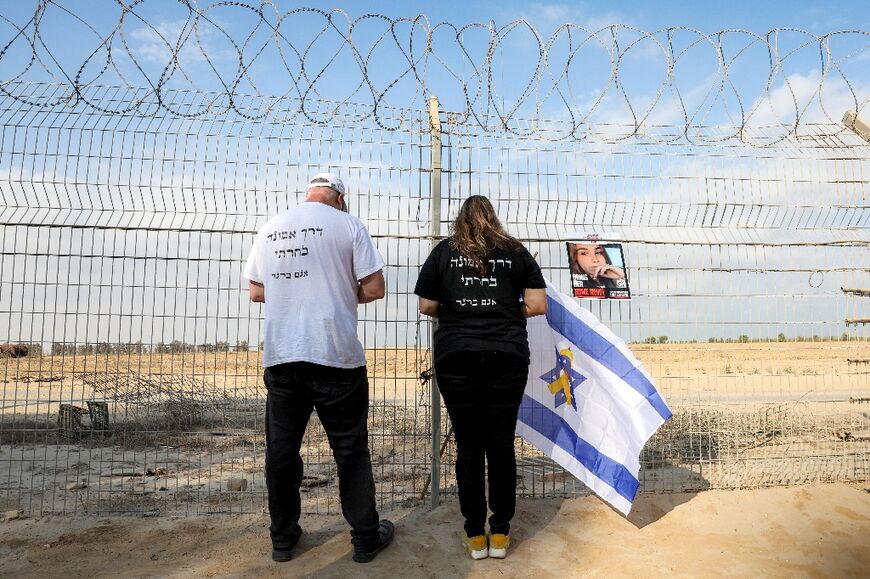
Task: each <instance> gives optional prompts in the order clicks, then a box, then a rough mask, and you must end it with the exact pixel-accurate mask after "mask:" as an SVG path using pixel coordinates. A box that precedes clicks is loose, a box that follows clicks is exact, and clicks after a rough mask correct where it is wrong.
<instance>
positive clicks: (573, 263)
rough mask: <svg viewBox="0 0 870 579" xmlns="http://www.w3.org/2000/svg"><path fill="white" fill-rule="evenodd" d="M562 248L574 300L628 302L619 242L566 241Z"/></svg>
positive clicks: (626, 271) (625, 269)
mask: <svg viewBox="0 0 870 579" xmlns="http://www.w3.org/2000/svg"><path fill="white" fill-rule="evenodd" d="M565 249H566V250H567V252H568V270H569V272H570V275H571V294H572V295H573V296H574V297H575V298H591V299H601V300H628V299H631V290H630V289H629V286H628V269H627V268H626V266H625V254H624V253H623V251H622V244H621V243H614V242H608V241H602V240H592V239H586V240H580V241H568V242H566V243H565Z"/></svg>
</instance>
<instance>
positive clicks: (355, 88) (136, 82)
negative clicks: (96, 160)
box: [0, 0, 870, 144]
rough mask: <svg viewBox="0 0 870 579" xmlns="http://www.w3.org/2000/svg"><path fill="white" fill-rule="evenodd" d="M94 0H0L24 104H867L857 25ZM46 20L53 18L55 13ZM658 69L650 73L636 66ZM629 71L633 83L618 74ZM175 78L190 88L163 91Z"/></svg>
mask: <svg viewBox="0 0 870 579" xmlns="http://www.w3.org/2000/svg"><path fill="white" fill-rule="evenodd" d="M106 5H107V6H112V7H113V9H114V10H117V19H116V20H115V19H114V18H112V17H111V14H110V13H109V15H107V12H106V11H103V13H101V14H100V16H99V18H94V17H92V20H91V21H89V20H88V19H87V18H86V17H85V15H84V12H85V8H84V7H82V5H75V9H73V8H70V7H68V6H66V5H65V4H64V3H62V2H61V1H59V0H39V1H38V2H37V4H36V6H35V9H34V12H33V14H32V16H31V17H30V18H29V20H27V22H23V21H19V22H16V21H15V20H13V18H11V17H10V16H8V15H4V14H2V13H0V23H5V25H6V29H7V31H8V34H7V36H6V38H5V39H3V38H2V37H0V46H2V50H0V91H2V93H3V94H5V95H6V96H7V97H11V98H13V99H16V100H18V101H21V102H26V103H28V104H30V105H35V106H42V107H57V106H87V107H90V108H92V109H94V110H96V111H99V112H101V113H105V114H136V115H145V116H148V115H154V114H156V113H157V111H159V110H161V109H162V110H164V111H166V112H167V113H169V114H171V115H173V116H177V117H180V118H190V119H210V118H216V117H220V116H222V115H226V114H228V113H233V114H236V115H239V117H241V118H243V119H248V120H259V119H268V120H270V121H272V122H282V121H284V120H287V119H288V118H296V117H297V116H298V115H302V116H303V117H304V119H305V121H307V122H308V123H311V124H314V125H324V124H328V123H331V122H334V121H335V120H336V119H337V118H341V120H342V121H343V122H355V121H360V120H366V119H369V118H370V119H373V120H374V121H375V122H376V123H377V124H378V125H379V126H380V127H381V128H383V129H387V130H413V129H414V128H415V127H412V126H411V125H412V123H411V119H412V118H414V115H410V114H405V115H396V114H394V113H391V114H384V111H385V110H387V109H400V110H402V109H410V110H420V109H422V108H424V107H425V104H426V99H427V98H429V97H430V96H431V95H438V97H439V98H440V99H441V104H442V109H443V110H446V111H448V114H447V115H445V117H446V121H447V124H448V127H468V128H471V129H473V130H482V131H484V132H486V133H508V134H513V135H517V136H529V137H536V138H544V139H550V140H583V139H587V138H600V139H602V140H605V141H619V140H623V139H627V138H631V137H634V136H639V135H644V136H647V137H650V136H651V137H652V138H653V139H656V140H659V141H674V140H680V139H684V140H685V139H688V140H690V141H695V142H711V141H715V142H721V141H723V140H728V139H735V138H736V139H740V140H743V141H744V142H750V143H752V142H753V137H752V136H751V129H752V127H757V126H766V127H771V126H773V127H778V128H780V129H781V130H780V132H779V133H778V135H777V137H776V138H777V139H782V138H788V137H800V136H801V132H802V129H804V128H806V127H807V126H808V125H811V124H814V123H823V124H828V125H831V126H835V125H838V124H839V123H840V119H841V118H842V116H843V113H844V112H845V111H846V110H854V111H858V112H859V113H860V112H862V111H865V110H867V109H868V105H870V76H862V74H863V73H862V72H861V71H862V70H864V68H866V66H865V67H863V68H862V65H861V63H862V62H865V61H867V60H868V57H870V32H868V31H863V30H846V31H837V32H830V33H827V34H822V35H818V34H813V33H811V32H808V31H805V30H800V29H795V28H777V29H773V30H770V31H768V32H766V33H764V34H758V33H754V32H751V31H748V30H739V29H726V30H720V31H717V32H714V33H704V32H701V31H699V30H695V29H692V28H688V27H669V28H664V29H661V30H657V31H646V30H642V29H640V28H637V27H634V26H630V25H626V24H614V25H611V26H605V27H600V28H597V29H596V28H590V27H585V26H582V25H578V24H571V23H566V24H563V25H561V26H559V27H558V28H557V29H556V30H555V31H554V32H553V33H552V34H550V35H549V36H544V35H542V34H541V33H540V32H539V31H538V30H537V29H536V28H535V26H534V25H533V24H532V23H531V22H529V21H528V20H523V19H521V20H515V21H513V22H510V23H508V24H505V25H502V26H497V25H496V24H495V22H489V23H470V24H465V25H462V26H456V25H454V24H451V23H449V22H440V23H437V24H432V23H430V21H429V20H428V19H427V18H426V17H425V16H423V15H418V16H415V17H407V18H390V17H388V16H385V15H382V14H365V15H363V16H359V17H357V18H351V17H350V16H349V15H348V14H347V13H345V12H343V11H341V10H331V11H327V10H322V9H319V8H314V7H300V8H294V9H292V10H287V11H281V9H280V8H279V7H278V5H277V4H275V3H273V2H263V3H261V4H248V3H245V2H238V1H223V2H213V3H211V4H208V5H204V6H199V5H198V4H197V3H196V2H195V0H177V3H176V4H174V5H169V6H172V7H173V8H174V9H175V10H176V11H177V12H178V14H176V16H178V17H177V18H174V19H173V17H172V15H171V14H169V11H167V10H166V9H165V8H166V6H167V4H166V3H161V4H160V11H159V12H158V13H155V14H150V13H149V12H148V10H147V8H148V6H155V4H154V3H153V2H151V3H149V2H148V1H147V0H132V1H127V0H116V1H115V2H111V3H107V4H106ZM92 7H93V5H92ZM58 22H64V23H65V24H64V25H63V26H62V31H61V32H62V33H58V32H57V31H55V30H53V29H52V27H56V26H58V24H57V23H58ZM103 22H109V24H102V23H103ZM46 28H48V29H49V32H50V33H48V32H46V30H45V29H46ZM74 47H75V48H76V50H73V48H74ZM28 53H29V54H28ZM76 53H78V54H79V56H76ZM810 55H812V57H811V56H810ZM810 58H812V60H809V59H810ZM520 61H523V62H526V63H527V68H528V69H529V70H528V71H527V72H526V73H522V72H520V70H519V69H521V68H522V66H519V65H518V64H517V63H518V62H520ZM809 63H812V64H809ZM865 64H866V63H865ZM699 67H700V68H699ZM655 75H657V76H659V77H660V78H661V80H660V82H658V84H656V83H655V81H651V80H650V79H649V77H651V76H655ZM638 76H640V77H642V78H641V79H640V80H637V78H638ZM750 77H751V78H752V79H753V82H750V81H748V79H749V78H750ZM595 79H597V80H598V81H599V82H598V83H597V84H596V81H595ZM47 80H48V81H51V82H54V83H58V84H60V85H62V86H64V87H65V88H64V90H62V91H61V92H60V94H59V95H58V96H53V97H52V98H50V99H41V100H39V99H38V100H34V99H32V98H31V97H30V96H29V92H28V91H26V90H22V89H21V87H22V86H23V83H26V82H28V81H38V82H45V81H47ZM282 83H283V84H284V86H283V87H280V89H279V85H281V84H282ZM636 84H641V85H642V87H643V89H642V90H640V91H634V90H632V89H631V88H629V87H631V86H633V85H636ZM105 86H119V87H126V88H127V89H130V90H133V91H134V94H135V98H133V99H129V98H125V99H118V100H117V102H115V101H108V102H107V101H106V100H105V99H104V98H100V99H96V98H92V97H91V93H92V89H94V88H95V87H105ZM179 90H182V91H190V93H191V95H192V96H191V98H186V99H178V98H168V97H167V94H168V93H170V92H173V93H175V94H177V92H176V91H179ZM360 104H362V105H364V106H362V107H360V106H359V105H360ZM349 105H354V106H353V107H349ZM657 127H667V130H658V129H657ZM837 130H846V129H844V128H842V125H840V129H837ZM814 134H816V136H817V131H815V132H814ZM769 142H770V138H767V139H766V140H765V141H764V143H763V144H767V143H769Z"/></svg>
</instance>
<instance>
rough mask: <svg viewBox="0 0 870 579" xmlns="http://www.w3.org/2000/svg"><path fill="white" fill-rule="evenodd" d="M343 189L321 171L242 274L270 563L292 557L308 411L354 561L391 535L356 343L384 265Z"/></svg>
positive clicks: (257, 244)
mask: <svg viewBox="0 0 870 579" xmlns="http://www.w3.org/2000/svg"><path fill="white" fill-rule="evenodd" d="M345 195H346V192H345V188H344V183H342V181H341V180H340V179H339V178H338V177H337V176H335V175H333V174H331V173H320V174H317V175H315V176H314V178H312V179H311V181H310V182H309V184H308V194H307V196H306V198H305V202H304V203H300V204H299V205H297V206H296V207H293V208H291V209H288V210H287V211H285V212H283V213H281V214H280V215H278V216H276V217H273V218H272V219H270V220H269V221H268V222H266V224H265V225H264V226H263V227H262V229H261V230H260V231H259V232H258V234H257V236H256V238H255V240H254V246H253V248H252V249H251V254H250V256H249V257H248V262H247V264H246V265H245V272H244V276H245V277H246V278H247V279H248V280H249V285H250V292H251V301H254V302H263V303H265V318H266V319H265V339H264V352H263V366H264V367H265V370H264V372H263V379H264V381H265V383H266V390H267V396H266V487H267V489H268V492H269V515H270V516H271V519H272V525H271V527H270V532H271V536H272V559H273V560H275V561H279V562H283V561H289V560H290V559H291V557H292V551H293V547H294V546H295V545H296V543H297V541H298V540H299V536H300V535H301V534H302V529H301V528H300V527H299V515H300V511H301V499H300V496H299V485H300V483H301V482H302V457H301V456H300V454H299V450H300V448H301V445H302V437H303V436H304V434H305V428H306V426H307V425H308V419H309V417H310V416H311V411H312V408H314V409H316V410H317V416H318V417H319V419H320V422H321V423H322V424H323V428H324V430H326V434H327V436H328V438H329V445H330V447H331V448H332V453H333V456H334V457H335V462H336V464H337V465H338V480H339V496H340V498H341V509H342V513H343V514H344V517H345V519H346V520H347V522H348V523H349V524H350V526H351V541H352V543H353V549H354V554H353V559H354V561H357V562H360V563H367V562H369V561H371V560H372V559H374V558H375V555H376V554H377V553H378V552H379V551H380V550H381V549H383V548H384V547H386V546H387V545H388V544H389V543H390V542H391V541H392V539H393V533H394V527H393V524H392V523H391V522H390V521H388V520H381V521H379V520H378V512H377V508H376V506H375V483H374V477H373V476H372V465H371V457H370V455H369V448H368V430H367V428H366V418H367V416H368V395H369V387H368V378H367V377H366V359H365V353H364V352H363V347H362V344H361V343H360V341H359V339H358V338H357V334H356V325H357V305H358V304H365V303H369V302H372V301H375V300H378V299H380V298H382V297H384V285H385V284H384V275H383V271H382V270H383V267H384V261H383V259H382V258H381V256H380V254H379V253H378V250H377V248H376V247H375V244H374V242H373V241H372V238H371V236H370V235H369V233H368V231H367V230H366V228H365V226H364V225H363V224H362V222H361V221H360V220H359V219H357V218H356V217H353V216H352V215H349V214H348V213H347V212H346V211H347V205H346V204H345Z"/></svg>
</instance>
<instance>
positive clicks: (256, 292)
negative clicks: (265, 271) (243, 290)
mask: <svg viewBox="0 0 870 579" xmlns="http://www.w3.org/2000/svg"><path fill="white" fill-rule="evenodd" d="M248 289H249V290H250V292H251V301H252V302H256V303H260V304H263V303H266V288H265V287H263V284H261V283H257V282H255V281H249V282H248Z"/></svg>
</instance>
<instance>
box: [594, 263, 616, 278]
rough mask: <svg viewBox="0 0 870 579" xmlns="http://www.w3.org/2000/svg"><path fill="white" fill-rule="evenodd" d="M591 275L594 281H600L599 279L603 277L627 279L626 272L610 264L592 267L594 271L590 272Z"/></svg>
mask: <svg viewBox="0 0 870 579" xmlns="http://www.w3.org/2000/svg"><path fill="white" fill-rule="evenodd" d="M589 275H590V277H591V278H592V279H594V280H598V278H600V277H603V278H606V279H623V278H624V277H625V272H624V271H623V270H622V269H621V268H618V267H616V266H615V265H610V264H609V263H602V264H601V265H596V266H593V267H592V270H591V271H590V272H589Z"/></svg>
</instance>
